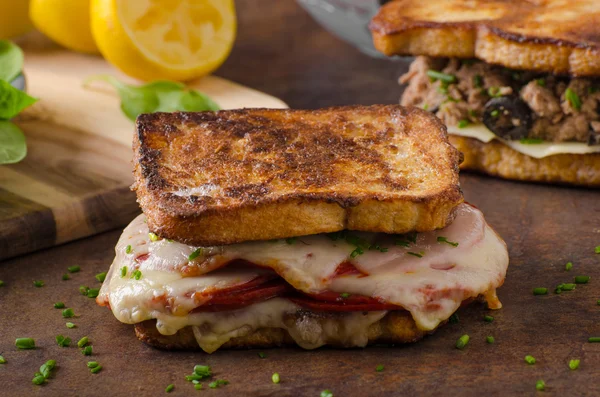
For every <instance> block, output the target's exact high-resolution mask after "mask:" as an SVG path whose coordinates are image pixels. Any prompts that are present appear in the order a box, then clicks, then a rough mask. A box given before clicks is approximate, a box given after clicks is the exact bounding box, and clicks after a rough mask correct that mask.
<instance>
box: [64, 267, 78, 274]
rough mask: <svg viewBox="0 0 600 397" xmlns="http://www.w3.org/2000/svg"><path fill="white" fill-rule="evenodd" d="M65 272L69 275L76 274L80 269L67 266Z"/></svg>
mask: <svg viewBox="0 0 600 397" xmlns="http://www.w3.org/2000/svg"><path fill="white" fill-rule="evenodd" d="M67 270H68V271H69V273H77V272H79V271H80V270H81V267H79V266H69V267H68V268H67Z"/></svg>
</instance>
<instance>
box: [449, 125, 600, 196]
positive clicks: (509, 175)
mask: <svg viewBox="0 0 600 397" xmlns="http://www.w3.org/2000/svg"><path fill="white" fill-rule="evenodd" d="M450 142H452V144H453V145H454V146H456V147H457V148H458V150H460V151H461V152H462V153H464V155H465V161H464V163H462V165H461V168H463V169H465V170H472V171H478V172H482V173H485V174H489V175H494V176H499V177H502V178H506V179H515V180H520V181H531V182H552V183H562V184H569V185H579V186H588V187H600V153H590V154H556V155H553V156H548V157H543V158H540V159H537V158H534V157H530V156H527V155H525V154H522V153H519V152H517V151H516V150H513V149H512V148H510V147H508V146H506V145H504V144H503V143H501V142H497V141H491V142H488V143H484V142H481V141H479V140H477V139H474V138H467V137H463V136H458V135H450Z"/></svg>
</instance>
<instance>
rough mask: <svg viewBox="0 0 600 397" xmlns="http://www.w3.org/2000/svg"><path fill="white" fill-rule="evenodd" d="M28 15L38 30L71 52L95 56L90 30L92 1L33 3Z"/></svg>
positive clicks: (46, 0) (37, 0) (64, 0)
mask: <svg viewBox="0 0 600 397" xmlns="http://www.w3.org/2000/svg"><path fill="white" fill-rule="evenodd" d="M29 16H30V17H31V21H32V22H33V24H34V25H35V27H36V28H38V30H39V31H40V32H42V33H44V34H45V35H46V36H48V37H50V38H51V39H52V40H54V41H56V42H57V43H58V44H60V45H62V46H65V47H67V48H69V49H71V50H75V51H80V52H88V53H96V52H98V48H97V47H96V43H94V38H93V37H92V32H91V30H90V1H89V0H31V3H30V6H29Z"/></svg>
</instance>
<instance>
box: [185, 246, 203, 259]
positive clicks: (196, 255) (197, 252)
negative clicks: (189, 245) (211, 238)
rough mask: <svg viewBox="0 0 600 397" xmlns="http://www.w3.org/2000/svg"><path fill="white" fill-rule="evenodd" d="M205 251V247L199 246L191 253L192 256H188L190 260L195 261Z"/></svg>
mask: <svg viewBox="0 0 600 397" xmlns="http://www.w3.org/2000/svg"><path fill="white" fill-rule="evenodd" d="M203 253H204V248H198V249H197V250H196V251H194V252H192V253H191V254H190V256H188V260H190V261H193V260H194V259H196V258H197V257H198V256H200V255H202V254H203Z"/></svg>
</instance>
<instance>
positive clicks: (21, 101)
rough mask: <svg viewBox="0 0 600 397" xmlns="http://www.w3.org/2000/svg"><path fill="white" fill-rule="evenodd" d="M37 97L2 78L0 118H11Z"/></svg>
mask: <svg viewBox="0 0 600 397" xmlns="http://www.w3.org/2000/svg"><path fill="white" fill-rule="evenodd" d="M36 101H37V99H35V98H33V97H30V96H29V95H27V94H26V93H25V92H23V91H21V90H18V89H16V88H15V87H13V86H12V85H10V84H9V83H7V82H6V81H4V80H0V120H10V119H12V118H13V117H15V116H16V115H17V114H19V113H20V112H21V110H23V109H25V108H26V107H27V106H31V105H33V104H34V103H35V102H36Z"/></svg>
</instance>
